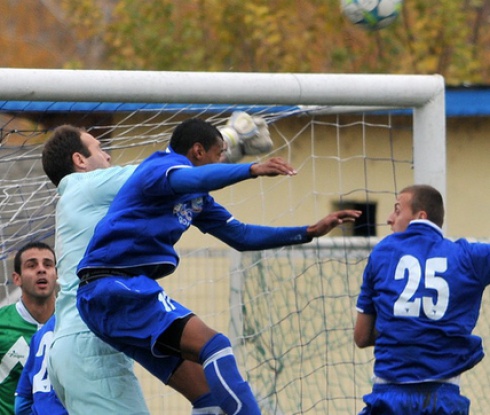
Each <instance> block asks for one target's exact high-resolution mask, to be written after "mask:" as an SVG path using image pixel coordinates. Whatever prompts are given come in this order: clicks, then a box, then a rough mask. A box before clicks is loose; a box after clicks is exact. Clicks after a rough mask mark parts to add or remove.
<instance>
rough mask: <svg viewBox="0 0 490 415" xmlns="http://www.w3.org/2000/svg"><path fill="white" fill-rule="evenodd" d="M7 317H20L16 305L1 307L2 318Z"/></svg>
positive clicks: (0, 314)
mask: <svg viewBox="0 0 490 415" xmlns="http://www.w3.org/2000/svg"><path fill="white" fill-rule="evenodd" d="M5 316H18V317H20V314H19V312H18V311H17V308H16V306H15V303H14V304H8V305H5V306H3V307H0V318H3V317H5Z"/></svg>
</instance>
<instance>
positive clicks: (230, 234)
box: [213, 220, 311, 251]
mask: <svg viewBox="0 0 490 415" xmlns="http://www.w3.org/2000/svg"><path fill="white" fill-rule="evenodd" d="M213 235H214V236H216V237H217V238H219V239H221V240H222V241H223V242H225V243H227V244H228V245H230V246H231V247H233V248H235V249H236V250H238V251H259V250H262V249H272V248H279V247H282V246H287V245H296V244H303V243H306V242H310V241H311V238H310V237H308V235H307V234H306V226H298V227H296V226H295V227H276V228H275V227H270V226H260V225H249V224H244V223H241V222H239V221H237V220H233V221H232V222H230V223H228V224H227V225H226V226H224V227H222V228H219V229H216V230H215V231H213Z"/></svg>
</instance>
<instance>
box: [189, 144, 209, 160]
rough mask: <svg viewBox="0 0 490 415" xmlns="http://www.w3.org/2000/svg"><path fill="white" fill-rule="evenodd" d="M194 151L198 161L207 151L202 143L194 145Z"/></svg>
mask: <svg viewBox="0 0 490 415" xmlns="http://www.w3.org/2000/svg"><path fill="white" fill-rule="evenodd" d="M192 151H193V153H194V157H195V158H196V159H197V160H201V159H202V158H203V157H204V155H205V154H206V150H205V149H204V147H203V145H202V144H201V143H194V145H193V146H192Z"/></svg>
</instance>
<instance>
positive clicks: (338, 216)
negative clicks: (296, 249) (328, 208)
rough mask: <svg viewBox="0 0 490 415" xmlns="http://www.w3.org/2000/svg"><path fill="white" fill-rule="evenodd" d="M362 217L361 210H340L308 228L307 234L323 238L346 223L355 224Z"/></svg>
mask: <svg viewBox="0 0 490 415" xmlns="http://www.w3.org/2000/svg"><path fill="white" fill-rule="evenodd" d="M361 215H362V212H361V211H360V210H339V211H336V212H332V213H330V214H329V215H327V216H325V217H324V218H323V219H320V220H319V221H318V222H317V223H315V224H314V225H311V226H308V229H307V230H306V233H307V235H308V236H310V237H312V238H315V237H319V236H323V235H326V234H327V233H329V232H330V231H331V230H332V229H334V228H336V227H337V226H339V225H341V224H343V223H345V222H355V220H356V219H357V218H358V217H359V216H361Z"/></svg>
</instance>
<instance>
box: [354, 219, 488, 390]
mask: <svg viewBox="0 0 490 415" xmlns="http://www.w3.org/2000/svg"><path fill="white" fill-rule="evenodd" d="M489 283H490V245H489V244H482V243H469V242H468V241H466V240H464V239H460V240H457V241H455V242H453V241H450V240H448V239H445V238H444V237H443V235H442V232H441V230H440V229H439V228H438V227H437V226H435V225H434V224H432V223H431V222H429V221H420V220H419V221H413V222H411V224H410V225H409V226H408V228H407V230H406V231H405V232H401V233H395V234H392V235H390V236H387V237H386V238H385V239H383V240H382V241H381V242H380V243H379V244H378V245H377V246H376V247H375V248H374V249H373V251H372V253H371V255H370V258H369V261H368V264H367V266H366V268H365V271H364V277H363V283H362V287H361V292H360V294H359V298H358V301H357V309H358V311H359V312H361V313H367V314H374V315H376V326H375V327H376V330H377V333H378V336H377V338H376V341H375V346H374V354H375V363H374V374H375V376H377V377H379V378H382V379H385V380H387V381H389V382H396V383H404V382H423V381H428V380H435V381H437V380H443V379H449V378H452V377H454V376H457V375H459V374H461V373H462V372H464V371H466V370H468V369H470V368H471V367H473V366H474V365H475V364H477V363H478V362H479V361H480V360H481V359H482V358H483V349H482V341H481V339H480V338H479V337H478V336H475V335H473V334H472V331H473V329H474V327H475V325H476V322H477V319H478V315H479V311H480V305H481V300H482V295H483V291H484V289H485V287H486V286H487V285H488V284H489Z"/></svg>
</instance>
